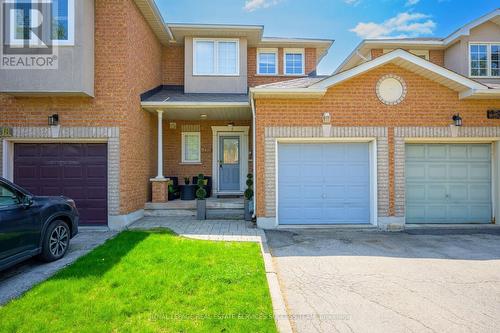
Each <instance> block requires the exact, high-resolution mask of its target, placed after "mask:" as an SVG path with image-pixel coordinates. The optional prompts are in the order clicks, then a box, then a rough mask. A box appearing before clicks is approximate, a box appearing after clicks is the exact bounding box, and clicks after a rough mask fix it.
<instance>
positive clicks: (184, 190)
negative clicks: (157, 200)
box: [179, 185, 198, 200]
mask: <svg viewBox="0 0 500 333" xmlns="http://www.w3.org/2000/svg"><path fill="white" fill-rule="evenodd" d="M179 188H180V189H181V200H194V199H196V189H197V188H198V186H197V185H181V186H179Z"/></svg>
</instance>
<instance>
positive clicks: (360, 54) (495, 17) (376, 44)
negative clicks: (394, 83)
mask: <svg viewBox="0 0 500 333" xmlns="http://www.w3.org/2000/svg"><path fill="white" fill-rule="evenodd" d="M488 21H492V22H494V23H496V24H499V25H500V8H497V9H495V10H494V11H492V12H490V13H488V14H486V15H484V16H481V17H480V18H478V19H476V20H474V21H472V22H469V23H467V24H466V25H464V26H462V27H460V28H459V29H457V30H455V31H454V32H453V33H451V34H450V35H448V36H447V37H444V38H436V37H418V38H378V39H364V40H363V41H361V43H359V44H358V46H356V48H355V49H354V51H352V52H351V54H349V55H348V56H347V58H346V59H345V60H344V61H343V62H342V63H341V64H340V66H339V67H337V69H336V70H335V72H334V73H339V72H341V71H344V70H347V69H350V68H353V67H354V66H356V65H358V64H359V62H360V61H362V60H365V61H366V60H368V59H370V50H371V49H372V48H394V47H396V48H397V47H403V46H404V47H405V48H406V47H407V48H414V49H419V48H420V49H422V48H424V49H445V48H447V47H448V46H450V45H451V44H453V43H455V42H456V41H457V39H459V38H460V37H462V36H468V35H470V31H471V30H472V29H473V28H475V27H477V26H479V25H481V24H483V23H485V22H488Z"/></svg>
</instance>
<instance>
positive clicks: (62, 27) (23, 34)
mask: <svg viewBox="0 0 500 333" xmlns="http://www.w3.org/2000/svg"><path fill="white" fill-rule="evenodd" d="M41 4H45V5H47V4H50V6H51V12H50V20H47V18H46V17H45V16H46V15H44V14H45V12H44V10H45V8H46V7H44V6H42V5H41ZM38 12H40V13H41V14H40V15H34V13H38ZM47 16H48V15H47ZM14 17H15V19H13V20H12V23H13V25H14V27H13V29H12V31H13V32H14V34H13V36H12V40H13V41H15V42H19V43H21V42H23V41H27V40H29V41H30V43H35V44H38V43H37V40H39V39H41V37H42V36H37V35H35V34H34V31H35V30H34V28H33V27H38V26H40V27H41V31H42V34H44V36H48V35H49V31H50V39H52V40H53V41H54V44H56V45H72V44H73V41H74V25H75V22H74V21H75V0H51V2H45V3H40V2H36V5H35V3H34V2H33V1H30V0H17V1H16V4H15V14H14ZM47 22H51V23H50V24H49V25H48V26H47ZM44 24H45V25H44Z"/></svg>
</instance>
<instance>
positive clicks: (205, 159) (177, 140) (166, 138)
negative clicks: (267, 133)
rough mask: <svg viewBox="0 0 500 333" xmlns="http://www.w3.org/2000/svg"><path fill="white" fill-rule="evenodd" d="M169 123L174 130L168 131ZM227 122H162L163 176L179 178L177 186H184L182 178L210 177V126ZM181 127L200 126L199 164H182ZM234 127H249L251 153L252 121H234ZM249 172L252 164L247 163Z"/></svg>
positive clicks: (211, 141) (211, 142) (226, 122)
mask: <svg viewBox="0 0 500 333" xmlns="http://www.w3.org/2000/svg"><path fill="white" fill-rule="evenodd" d="M170 122H175V123H176V129H170ZM228 123H229V121H224V120H220V121H187V120H172V121H169V120H166V121H164V122H163V157H164V166H163V167H164V175H165V176H170V177H179V184H184V180H183V179H184V177H189V178H190V179H192V177H193V176H196V175H198V174H199V173H200V172H201V173H203V174H204V175H207V176H211V175H212V160H213V159H212V156H213V155H212V154H213V151H212V144H213V140H212V139H213V133H212V126H226V125H227V124H228ZM182 125H200V134H201V137H200V141H201V162H202V163H201V164H199V165H188V164H182V163H181V161H182V156H181V155H182V147H181V142H182ZM234 125H235V126H250V129H249V133H248V134H249V152H251V151H252V139H251V135H252V128H251V126H252V121H251V120H240V121H234ZM248 170H249V172H251V170H252V164H251V162H250V161H249V168H248Z"/></svg>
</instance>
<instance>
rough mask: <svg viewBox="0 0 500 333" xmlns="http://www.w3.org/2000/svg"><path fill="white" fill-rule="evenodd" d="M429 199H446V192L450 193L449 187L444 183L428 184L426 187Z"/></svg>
mask: <svg viewBox="0 0 500 333" xmlns="http://www.w3.org/2000/svg"><path fill="white" fill-rule="evenodd" d="M426 193H427V196H426V198H425V199H427V200H444V199H446V194H447V193H448V188H447V186H446V185H444V184H432V185H427V188H426Z"/></svg>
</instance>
